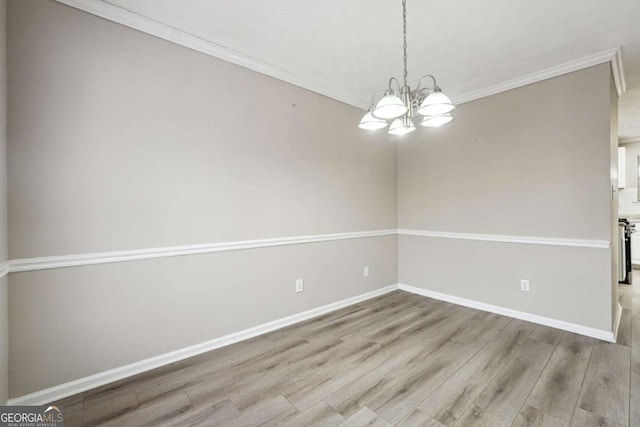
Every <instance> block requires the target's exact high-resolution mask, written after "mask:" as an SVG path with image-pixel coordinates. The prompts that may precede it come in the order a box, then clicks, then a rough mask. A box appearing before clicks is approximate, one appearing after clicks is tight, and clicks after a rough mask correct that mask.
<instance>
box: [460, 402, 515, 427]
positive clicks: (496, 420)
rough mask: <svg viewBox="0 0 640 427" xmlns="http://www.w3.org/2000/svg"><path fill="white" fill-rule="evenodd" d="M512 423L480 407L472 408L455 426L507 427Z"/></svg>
mask: <svg viewBox="0 0 640 427" xmlns="http://www.w3.org/2000/svg"><path fill="white" fill-rule="evenodd" d="M509 425H511V423H510V422H509V421H507V420H505V419H502V418H500V417H499V416H497V415H495V414H492V413H491V412H489V411H487V410H485V409H482V408H480V407H479V406H472V407H470V408H469V409H468V410H467V412H466V413H465V414H464V416H463V417H462V418H461V419H460V420H459V421H458V422H457V423H456V424H455V426H458V427H468V426H474V427H507V426H509Z"/></svg>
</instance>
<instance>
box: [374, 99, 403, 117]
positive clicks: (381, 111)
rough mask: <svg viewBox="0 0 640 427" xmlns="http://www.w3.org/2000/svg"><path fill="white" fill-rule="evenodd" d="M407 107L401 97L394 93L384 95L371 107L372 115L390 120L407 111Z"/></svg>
mask: <svg viewBox="0 0 640 427" xmlns="http://www.w3.org/2000/svg"><path fill="white" fill-rule="evenodd" d="M408 110H409V107H407V106H406V105H405V104H404V102H402V99H400V98H398V97H397V96H395V95H386V96H384V97H383V98H382V99H381V100H380V101H378V103H377V104H376V108H374V109H373V116H374V117H377V118H379V119H384V120H390V119H395V118H396V117H400V116H402V115H404V114H406V113H407V111H408Z"/></svg>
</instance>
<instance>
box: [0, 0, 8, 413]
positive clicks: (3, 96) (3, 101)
mask: <svg viewBox="0 0 640 427" xmlns="http://www.w3.org/2000/svg"><path fill="white" fill-rule="evenodd" d="M6 10H7V2H6V0H0V263H2V262H4V261H6V260H7V55H6V46H7V44H6V34H7V32H6V22H7V20H6ZM8 280H9V279H8V278H7V277H6V276H5V277H3V278H2V279H0V404H2V403H3V402H6V401H7V396H8V390H9V380H8V378H9V352H8V346H9V299H8V288H7V286H8Z"/></svg>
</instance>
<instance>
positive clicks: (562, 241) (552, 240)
mask: <svg viewBox="0 0 640 427" xmlns="http://www.w3.org/2000/svg"><path fill="white" fill-rule="evenodd" d="M398 235H400V236H420V237H436V238H443V239H459V240H479V241H482V242H500V243H519V244H525V245H542V246H566V247H571V248H591V249H609V248H610V247H611V243H610V242H608V241H606V240H588V239H567V238H563V237H532V236H506V235H501V234H474V233H455V232H449V231H432V230H410V229H406V228H400V229H398ZM12 271H13V270H12Z"/></svg>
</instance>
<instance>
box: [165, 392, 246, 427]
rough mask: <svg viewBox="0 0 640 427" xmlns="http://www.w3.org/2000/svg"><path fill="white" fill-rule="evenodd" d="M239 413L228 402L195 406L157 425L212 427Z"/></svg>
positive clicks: (168, 426)
mask: <svg viewBox="0 0 640 427" xmlns="http://www.w3.org/2000/svg"><path fill="white" fill-rule="evenodd" d="M239 413H240V411H238V409H237V408H236V407H235V406H234V405H233V402H231V401H230V400H228V399H227V400H222V401H219V402H215V403H211V404H208V405H203V406H197V407H194V408H192V409H190V410H187V411H184V412H183V413H181V414H180V415H178V416H176V417H173V418H171V419H168V420H165V421H163V422H161V423H159V425H160V426H162V427H195V426H213V425H218V424H221V423H223V422H224V421H226V420H228V419H231V418H234V417H236V416H238V414H239Z"/></svg>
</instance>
